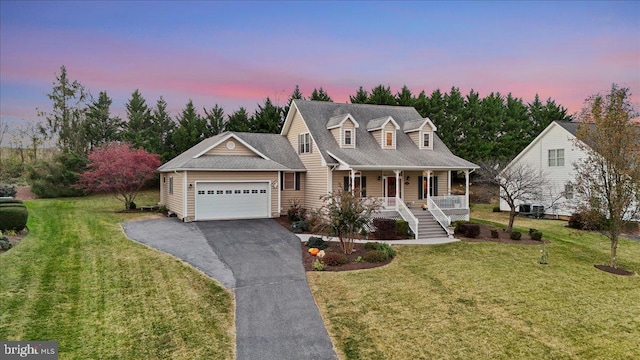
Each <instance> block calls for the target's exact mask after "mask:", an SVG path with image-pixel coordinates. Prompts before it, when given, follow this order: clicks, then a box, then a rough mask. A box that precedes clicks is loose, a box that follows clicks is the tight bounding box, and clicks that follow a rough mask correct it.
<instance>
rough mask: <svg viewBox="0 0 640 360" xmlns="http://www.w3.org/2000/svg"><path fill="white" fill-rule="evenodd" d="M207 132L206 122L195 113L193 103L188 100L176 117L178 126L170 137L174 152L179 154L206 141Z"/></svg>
mask: <svg viewBox="0 0 640 360" xmlns="http://www.w3.org/2000/svg"><path fill="white" fill-rule="evenodd" d="M208 132H209V130H208V129H207V122H206V120H205V119H203V118H202V116H200V115H199V114H198V113H197V112H196V108H195V106H193V101H192V100H191V99H189V102H188V103H187V106H186V107H185V108H184V109H183V110H182V113H181V114H180V116H178V126H177V127H176V129H175V130H174V132H173V135H172V140H173V143H174V145H175V149H176V152H177V153H178V154H180V153H182V152H184V151H186V150H187V149H189V148H190V147H192V146H194V145H196V144H197V143H199V142H200V141H202V140H204V139H206V138H207V137H209V136H208Z"/></svg>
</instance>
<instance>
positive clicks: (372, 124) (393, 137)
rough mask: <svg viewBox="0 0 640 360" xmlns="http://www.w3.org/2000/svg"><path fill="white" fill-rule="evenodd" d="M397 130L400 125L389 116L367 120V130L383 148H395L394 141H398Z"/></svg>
mask: <svg viewBox="0 0 640 360" xmlns="http://www.w3.org/2000/svg"><path fill="white" fill-rule="evenodd" d="M397 130H400V125H398V123H397V122H396V121H395V120H394V119H393V118H392V117H391V116H383V117H381V118H377V119H373V120H369V122H368V123H367V131H368V132H369V133H371V135H372V136H373V137H374V138H375V139H376V141H377V142H378V144H380V147H382V148H383V149H395V148H396V142H397V141H398V135H397V134H396V132H397Z"/></svg>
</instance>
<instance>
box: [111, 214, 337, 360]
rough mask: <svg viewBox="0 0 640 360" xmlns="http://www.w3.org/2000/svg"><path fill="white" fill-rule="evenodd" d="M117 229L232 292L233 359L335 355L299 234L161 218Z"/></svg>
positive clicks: (260, 223)
mask: <svg viewBox="0 0 640 360" xmlns="http://www.w3.org/2000/svg"><path fill="white" fill-rule="evenodd" d="M123 228H124V230H125V232H126V234H127V236H129V237H130V238H131V239H134V240H136V241H139V242H141V243H144V244H147V245H149V246H151V247H154V248H157V249H159V250H162V251H165V252H168V253H170V254H173V255H175V256H177V257H178V258H181V259H183V260H185V261H187V262H188V263H190V264H192V265H193V266H195V267H197V268H199V269H201V270H202V271H203V272H204V273H206V274H207V275H209V276H211V277H213V278H214V279H216V280H218V281H219V282H220V283H221V284H222V285H224V286H225V287H227V288H228V289H231V290H233V291H234V292H235V298H236V347H237V358H238V359H241V360H244V359H265V360H266V359H335V358H336V354H335V351H334V349H333V345H332V344H331V341H330V339H329V335H328V334H327V331H326V329H325V327H324V324H323V322H322V318H321V317H320V313H319V311H318V308H317V306H316V304H315V301H314V299H313V297H312V296H311V291H310V290H309V285H308V284H307V279H306V275H305V272H304V268H303V266H302V259H301V254H300V239H298V238H297V237H296V236H295V235H293V234H292V233H290V232H289V231H287V230H286V229H284V228H283V227H282V226H280V225H279V224H277V223H276V222H275V221H273V220H268V219H264V220H233V221H206V222H196V223H182V222H180V221H177V220H175V219H166V218H162V219H151V220H142V221H133V222H128V223H124V224H123Z"/></svg>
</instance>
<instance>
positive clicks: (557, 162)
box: [548, 149, 564, 166]
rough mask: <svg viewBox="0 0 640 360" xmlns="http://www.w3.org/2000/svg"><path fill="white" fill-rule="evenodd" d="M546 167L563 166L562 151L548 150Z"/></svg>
mask: <svg viewBox="0 0 640 360" xmlns="http://www.w3.org/2000/svg"><path fill="white" fill-rule="evenodd" d="M548 165H549V166H564V149H550V150H549V160H548Z"/></svg>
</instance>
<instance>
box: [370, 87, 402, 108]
mask: <svg viewBox="0 0 640 360" xmlns="http://www.w3.org/2000/svg"><path fill="white" fill-rule="evenodd" d="M367 103H368V104H375V105H396V98H395V97H394V96H393V94H392V93H391V88H390V87H389V86H387V87H384V86H382V85H378V86H376V87H374V88H373V89H371V94H370V95H369V100H368V101H367Z"/></svg>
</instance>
